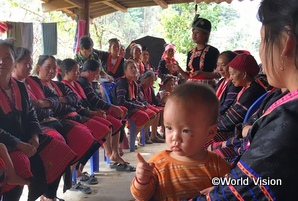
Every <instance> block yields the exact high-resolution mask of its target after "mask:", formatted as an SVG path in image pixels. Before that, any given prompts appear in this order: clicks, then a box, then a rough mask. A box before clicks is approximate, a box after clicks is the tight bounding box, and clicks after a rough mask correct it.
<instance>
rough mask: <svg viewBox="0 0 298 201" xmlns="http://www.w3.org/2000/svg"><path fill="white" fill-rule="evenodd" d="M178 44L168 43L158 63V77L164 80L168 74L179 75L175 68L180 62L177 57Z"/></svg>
mask: <svg viewBox="0 0 298 201" xmlns="http://www.w3.org/2000/svg"><path fill="white" fill-rule="evenodd" d="M175 52H176V46H175V45H173V44H168V45H166V47H165V51H164V53H163V55H162V57H161V60H160V61H159V64H158V77H159V78H160V79H161V81H162V82H163V81H164V80H165V78H166V77H167V75H173V76H176V77H177V76H178V74H179V73H178V72H177V70H176V69H175V65H179V63H178V62H177V61H176V59H175Z"/></svg>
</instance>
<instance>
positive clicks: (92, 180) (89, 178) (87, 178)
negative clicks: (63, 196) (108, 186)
mask: <svg viewBox="0 0 298 201" xmlns="http://www.w3.org/2000/svg"><path fill="white" fill-rule="evenodd" d="M77 180H78V181H80V182H83V183H84V184H89V185H95V184H98V181H97V178H96V177H94V175H89V174H88V173H87V172H83V175H82V176H79V177H78V178H77Z"/></svg>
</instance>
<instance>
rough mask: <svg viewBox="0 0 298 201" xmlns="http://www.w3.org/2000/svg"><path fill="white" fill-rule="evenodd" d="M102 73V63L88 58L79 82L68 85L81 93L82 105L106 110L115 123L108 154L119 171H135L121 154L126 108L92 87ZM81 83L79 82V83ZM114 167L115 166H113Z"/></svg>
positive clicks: (110, 120) (92, 108) (108, 118)
mask: <svg viewBox="0 0 298 201" xmlns="http://www.w3.org/2000/svg"><path fill="white" fill-rule="evenodd" d="M99 73H100V63H99V62H97V61H95V60H88V61H86V62H85V63H84V65H83V68H82V69H81V74H80V77H79V79H78V80H77V82H75V80H72V82H73V85H72V84H68V83H67V82H65V83H66V84H67V85H68V86H70V87H72V89H73V90H76V91H77V93H79V94H80V95H81V97H82V98H83V100H82V101H81V103H82V106H83V107H85V108H87V107H88V108H90V109H91V110H94V111H98V110H101V111H104V112H106V114H107V115H106V116H107V120H108V121H109V122H111V123H112V125H113V133H112V143H111V149H112V152H111V155H110V156H108V157H109V158H110V159H111V160H113V161H115V163H114V164H115V165H116V164H117V166H116V170H117V171H135V168H134V167H132V166H130V165H128V162H126V161H124V159H123V158H122V157H121V156H120V154H119V150H118V147H119V138H120V130H121V127H122V126H123V124H122V120H123V119H124V117H125V115H126V111H127V110H126V108H124V107H118V106H116V105H113V104H110V103H108V102H106V101H104V100H103V99H102V97H101V96H99V94H98V93H96V91H95V90H94V88H93V87H92V84H91V82H92V81H93V80H94V78H95V77H96V76H97V75H98V74H99ZM77 83H79V84H77ZM112 167H113V168H114V167H115V166H112Z"/></svg>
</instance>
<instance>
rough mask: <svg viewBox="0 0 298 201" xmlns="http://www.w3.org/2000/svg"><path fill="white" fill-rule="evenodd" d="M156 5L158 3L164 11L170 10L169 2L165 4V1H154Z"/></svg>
mask: <svg viewBox="0 0 298 201" xmlns="http://www.w3.org/2000/svg"><path fill="white" fill-rule="evenodd" d="M153 1H154V2H155V3H157V4H158V5H159V6H160V7H162V8H163V9H166V8H168V4H167V2H165V1H164V0H153Z"/></svg>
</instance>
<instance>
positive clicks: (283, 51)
mask: <svg viewBox="0 0 298 201" xmlns="http://www.w3.org/2000/svg"><path fill="white" fill-rule="evenodd" d="M297 16H298V3H297V0H289V1H287V2H286V3H285V2H282V1H279V0H263V1H262V2H261V4H260V7H259V10H258V19H259V20H260V21H261V23H262V27H261V43H260V48H259V54H260V59H261V61H262V65H263V71H264V73H265V74H266V75H267V78H268V82H269V84H270V85H271V86H273V87H277V88H286V89H288V90H289V93H287V94H285V95H284V96H283V97H281V98H279V99H278V100H276V101H275V102H274V103H273V104H271V106H270V107H269V108H268V109H266V111H264V114H263V115H262V116H261V117H260V118H259V119H258V120H257V121H256V122H255V123H254V124H253V125H252V127H251V129H250V130H249V132H248V135H247V140H248V142H249V144H248V145H247V147H246V151H245V152H244V154H243V155H242V156H241V158H240V160H239V162H238V163H237V165H236V167H235V168H234V169H233V170H232V172H231V173H229V174H228V175H227V176H226V178H227V179H236V180H237V179H239V178H241V179H242V180H246V181H247V182H246V183H245V184H243V185H241V184H240V185H234V186H231V185H228V184H226V183H220V184H219V185H217V186H216V187H215V188H214V190H213V191H211V192H210V193H209V194H208V195H207V196H206V197H205V196H201V197H198V198H194V199H193V200H207V199H208V200H296V199H297V187H296V185H295V183H296V181H297V180H298V175H297V169H298V163H297V160H298V149H297V144H298V135H297V116H298V79H297V77H298V70H297V69H298V62H297V61H298V32H297V30H298V21H297Z"/></svg>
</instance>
